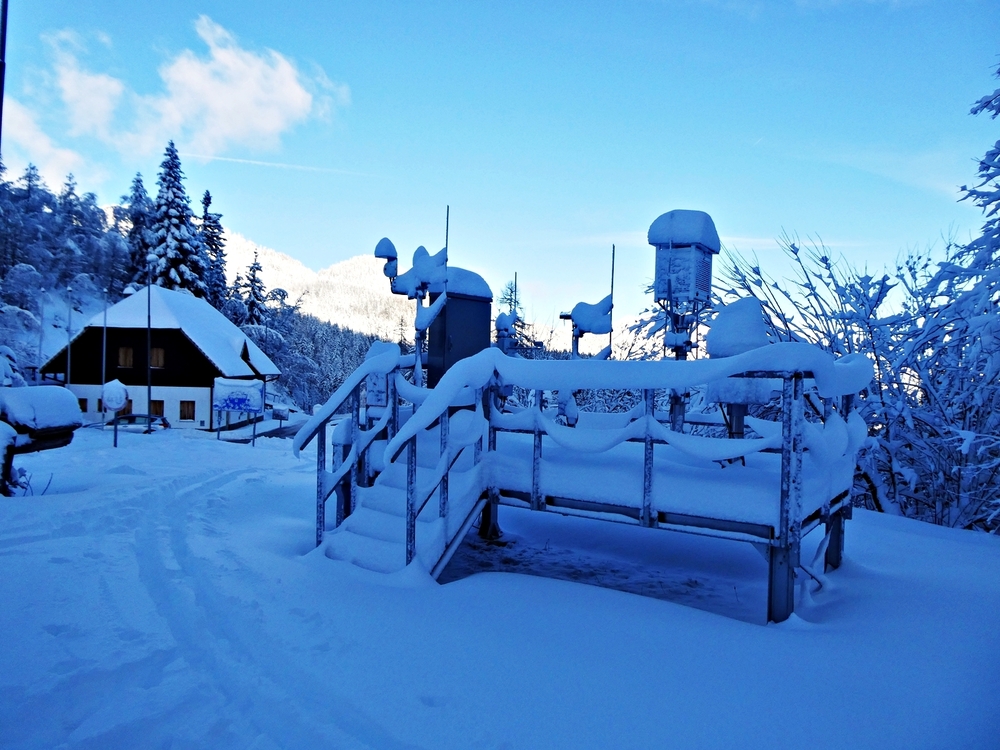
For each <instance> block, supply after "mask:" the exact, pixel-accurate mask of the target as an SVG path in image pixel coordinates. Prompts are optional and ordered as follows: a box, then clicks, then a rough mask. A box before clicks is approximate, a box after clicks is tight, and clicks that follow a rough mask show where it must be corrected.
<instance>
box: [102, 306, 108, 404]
mask: <svg viewBox="0 0 1000 750" xmlns="http://www.w3.org/2000/svg"><path fill="white" fill-rule="evenodd" d="M107 382H108V288H107V287H104V330H103V331H102V335H101V392H102V394H103V392H104V386H105V385H107ZM101 414H102V421H104V420H105V416H104V415H106V414H107V409H105V408H104V404H103V403H102V404H101Z"/></svg>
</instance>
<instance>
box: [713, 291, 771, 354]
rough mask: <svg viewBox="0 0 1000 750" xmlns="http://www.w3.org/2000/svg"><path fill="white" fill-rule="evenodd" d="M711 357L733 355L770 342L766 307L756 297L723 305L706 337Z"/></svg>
mask: <svg viewBox="0 0 1000 750" xmlns="http://www.w3.org/2000/svg"><path fill="white" fill-rule="evenodd" d="M705 343H706V345H707V346H708V356H710V357H732V356H733V355H734V354H742V353H743V352H748V351H750V350H751V349H757V348H758V347H761V346H766V345H767V343H768V340H767V328H766V327H765V325H764V310H763V308H762V307H761V305H760V301H759V300H758V299H757V298H756V297H744V298H743V299H738V300H736V301H735V302H731V303H730V304H728V305H726V306H725V307H723V308H722V309H721V310H720V311H719V314H718V315H717V316H716V318H715V320H714V321H713V322H712V328H711V329H710V330H709V332H708V336H707V337H706V339H705Z"/></svg>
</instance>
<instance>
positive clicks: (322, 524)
mask: <svg viewBox="0 0 1000 750" xmlns="http://www.w3.org/2000/svg"><path fill="white" fill-rule="evenodd" d="M115 424H116V425H117V421H116V422H115ZM325 472H326V422H322V423H320V426H319V430H318V431H317V432H316V546H317V547H318V546H319V545H321V544H322V543H323V531H324V530H325V528H326V487H325V485H326V482H325V481H324V473H325ZM338 523H339V519H338Z"/></svg>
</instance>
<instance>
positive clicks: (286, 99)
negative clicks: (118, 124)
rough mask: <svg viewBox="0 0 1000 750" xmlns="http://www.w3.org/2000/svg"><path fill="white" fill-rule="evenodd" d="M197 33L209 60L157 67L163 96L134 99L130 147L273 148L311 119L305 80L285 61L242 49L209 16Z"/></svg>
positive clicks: (188, 58)
mask: <svg viewBox="0 0 1000 750" xmlns="http://www.w3.org/2000/svg"><path fill="white" fill-rule="evenodd" d="M195 30H196V31H197V33H198V36H199V37H201V39H202V41H204V42H205V43H206V44H207V45H208V56H207V57H200V56H198V55H197V54H195V53H194V52H193V51H191V50H184V51H183V52H181V53H180V54H179V55H177V56H176V57H175V58H174V59H172V60H171V61H169V62H168V63H166V64H165V65H164V66H163V67H161V68H160V76H161V78H162V79H163V82H164V86H165V89H166V91H165V92H164V93H162V94H159V95H155V96H149V97H140V98H138V107H139V111H140V115H139V117H140V119H139V126H138V128H136V129H135V130H134V131H132V132H131V133H129V134H128V135H129V138H128V139H127V140H128V141H130V143H129V146H130V147H138V148H140V149H142V150H144V151H145V150H150V149H158V148H160V147H162V145H163V143H164V142H165V141H166V140H167V139H169V138H173V139H174V140H176V141H177V142H178V143H179V144H183V145H184V147H185V148H189V149H191V150H194V151H198V152H199V153H204V154H208V155H215V154H219V153H221V152H224V151H225V150H226V149H227V148H229V147H231V146H246V147H250V148H254V149H267V148H273V147H274V146H277V145H278V143H279V140H280V137H281V135H282V134H284V133H286V132H287V131H288V130H290V129H291V128H292V127H294V126H295V125H296V124H298V123H300V122H302V121H304V120H305V119H307V118H308V117H309V116H310V115H312V114H316V101H315V97H314V96H313V94H312V93H310V91H309V89H308V88H307V86H308V85H309V84H310V83H311V82H310V81H309V80H308V79H306V78H305V77H304V76H303V75H302V74H301V73H300V72H299V71H298V70H297V69H296V67H295V65H294V64H293V63H292V62H291V61H289V60H288V59H287V58H286V57H284V56H283V55H281V54H280V53H278V52H275V51H274V50H265V51H264V52H262V53H256V52H252V51H249V50H246V49H243V48H242V47H240V46H239V44H238V43H237V41H236V39H235V38H234V37H233V35H232V34H230V33H229V32H228V31H226V30H225V29H224V28H222V27H221V26H219V25H218V24H217V23H215V22H214V21H212V20H211V19H210V18H208V16H201V17H200V18H199V19H198V20H197V21H196V23H195ZM326 81H328V79H326V76H325V75H324V76H323V77H322V78H321V79H320V81H319V85H321V86H322V87H324V88H326ZM331 85H332V84H331ZM348 96H349V93H348ZM341 101H344V100H343V97H341Z"/></svg>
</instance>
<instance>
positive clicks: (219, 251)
mask: <svg viewBox="0 0 1000 750" xmlns="http://www.w3.org/2000/svg"><path fill="white" fill-rule="evenodd" d="M201 205H202V214H201V226H200V227H199V232H200V234H201V245H202V247H203V248H204V250H205V255H206V256H207V257H208V268H207V269H206V270H205V287H206V289H207V290H208V293H207V295H206V298H207V299H208V301H209V302H210V303H211V304H212V306H213V307H214V308H216V309H217V310H221V309H222V307H223V305H225V303H226V297H227V287H226V240H225V236H224V233H223V229H222V222H221V221H220V219H221V218H222V214H217V213H213V212H212V211H209V210H208V209H209V207H211V205H212V195H211V193H209V192H208V191H207V190H206V191H205V195H203V196H202V198H201Z"/></svg>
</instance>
